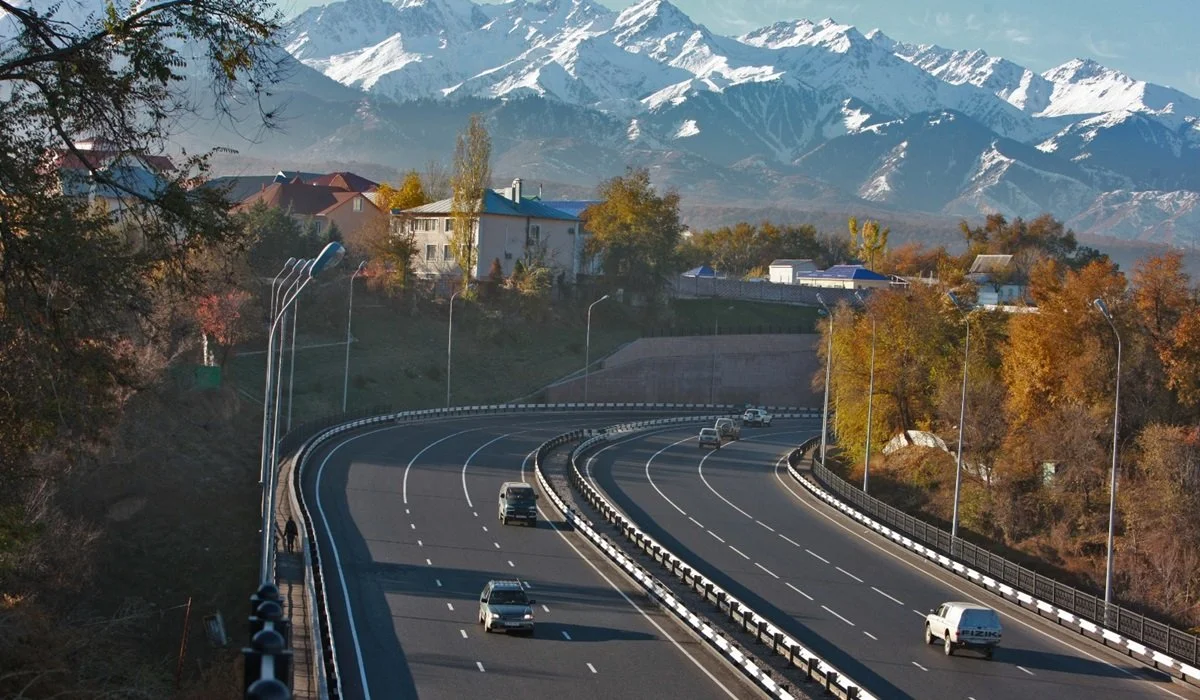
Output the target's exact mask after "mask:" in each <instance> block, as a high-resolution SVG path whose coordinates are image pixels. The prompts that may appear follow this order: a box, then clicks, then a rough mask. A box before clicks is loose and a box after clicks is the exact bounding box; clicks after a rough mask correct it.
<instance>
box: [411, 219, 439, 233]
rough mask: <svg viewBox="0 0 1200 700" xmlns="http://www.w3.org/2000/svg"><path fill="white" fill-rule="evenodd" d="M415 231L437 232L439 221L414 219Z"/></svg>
mask: <svg viewBox="0 0 1200 700" xmlns="http://www.w3.org/2000/svg"><path fill="white" fill-rule="evenodd" d="M413 230H414V231H436V230H437V220H436V219H414V220H413Z"/></svg>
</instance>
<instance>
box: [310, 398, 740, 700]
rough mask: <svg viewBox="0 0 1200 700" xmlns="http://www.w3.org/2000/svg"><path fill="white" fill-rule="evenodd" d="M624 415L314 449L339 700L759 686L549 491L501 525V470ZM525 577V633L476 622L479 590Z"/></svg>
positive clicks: (633, 694) (357, 440)
mask: <svg viewBox="0 0 1200 700" xmlns="http://www.w3.org/2000/svg"><path fill="white" fill-rule="evenodd" d="M631 417H632V416H630V415H628V414H624V415H618V414H598V413H580V414H575V415H574V416H564V415H562V414H544V415H540V416H531V415H528V414H525V415H520V416H502V417H482V418H480V417H476V418H471V419H453V420H442V421H436V422H429V423H424V424H420V425H401V426H391V427H386V428H377V429H371V430H365V431H362V432H358V433H354V434H351V435H349V436H345V437H343V438H340V439H338V440H335V441H333V442H332V443H331V444H328V445H326V446H323V447H322V448H321V449H320V450H319V451H318V452H317V453H316V454H315V455H314V458H313V459H312V460H311V461H310V463H309V467H308V468H307V470H306V472H305V474H304V481H303V488H304V492H305V494H306V498H307V500H308V504H309V508H310V510H311V512H312V514H313V518H314V519H315V520H316V526H317V530H318V532H319V533H321V534H320V535H319V537H320V538H321V541H320V546H321V551H322V553H323V561H324V563H325V580H326V582H327V583H328V586H329V590H328V596H329V599H330V605H331V608H332V611H333V613H332V617H333V618H334V624H333V633H334V646H335V648H336V651H337V657H338V659H339V666H340V674H341V677H342V682H343V688H344V695H345V697H348V698H371V697H374V698H388V699H389V700H390V699H392V698H415V697H421V698H482V697H510V696H511V697H521V698H562V697H571V698H573V699H577V698H597V699H601V698H603V699H604V700H608V699H609V698H612V697H622V698H662V697H665V696H667V695H669V696H673V697H687V698H740V697H752V696H753V695H754V693H753V691H752V689H751V688H750V687H749V686H747V685H746V684H745V682H744V681H743V680H742V679H741V678H740V677H739V676H738V675H737V674H736V673H735V672H733V671H731V670H729V669H728V668H727V667H725V666H724V665H722V664H721V663H720V662H719V661H718V660H717V659H716V658H715V657H714V656H712V655H711V654H710V653H709V652H708V651H707V650H706V648H705V647H704V646H703V645H702V644H700V643H699V642H697V641H696V640H694V639H693V638H692V637H691V636H689V635H688V634H687V633H686V632H684V631H683V630H681V629H680V628H679V627H678V626H676V625H675V624H674V623H673V622H671V621H670V620H669V618H667V617H666V616H665V615H663V614H662V613H661V612H659V611H657V610H655V609H654V608H652V607H649V606H647V605H645V604H643V603H642V602H637V601H638V600H639V598H638V596H637V595H636V594H635V593H634V591H635V590H636V589H635V588H634V586H632V585H631V584H630V583H628V582H627V581H626V580H625V579H624V578H622V576H621V575H620V574H618V573H617V570H616V569H615V568H613V567H611V566H610V565H608V564H607V562H606V561H605V560H604V559H603V558H602V557H601V556H600V555H598V554H596V553H595V552H594V551H593V550H592V549H591V548H590V547H588V546H587V545H586V544H585V542H584V540H583V538H582V537H581V536H580V535H578V534H576V533H563V532H561V531H559V530H558V529H556V528H555V527H553V526H552V524H551V523H549V522H546V519H549V520H552V521H553V522H554V524H560V523H559V522H558V519H557V517H554V516H553V515H552V513H553V507H552V506H551V505H550V504H549V503H548V499H546V498H545V496H543V497H542V501H541V509H542V512H543V521H542V522H541V523H539V525H538V527H537V528H530V527H528V526H519V525H518V526H508V527H504V526H501V525H500V524H499V523H498V521H497V514H496V500H495V499H496V494H497V492H498V490H499V486H500V484H501V483H502V482H504V481H508V480H519V479H521V478H522V474H524V476H525V477H526V478H527V479H528V480H529V481H532V480H533V477H532V473H531V471H532V456H531V453H532V451H533V450H534V449H535V448H536V447H537V445H539V444H540V443H541V442H543V441H545V440H547V439H549V438H550V437H553V436H554V435H557V434H560V433H562V432H566V431H568V430H571V429H574V428H576V427H593V426H604V425H609V424H613V423H617V422H621V421H624V420H628V419H630V418H631ZM493 578H519V579H520V580H522V581H524V582H526V583H527V587H528V593H529V595H530V597H532V598H533V599H535V601H536V605H535V606H534V607H535V611H536V615H537V631H536V634H535V636H534V637H533V638H528V637H521V636H512V637H510V636H507V635H503V634H487V633H484V631H483V629H482V627H481V626H480V625H479V624H478V622H477V619H478V618H477V615H478V596H479V593H480V591H481V590H482V589H483V586H484V584H485V583H486V582H487V581H488V580H489V579H493Z"/></svg>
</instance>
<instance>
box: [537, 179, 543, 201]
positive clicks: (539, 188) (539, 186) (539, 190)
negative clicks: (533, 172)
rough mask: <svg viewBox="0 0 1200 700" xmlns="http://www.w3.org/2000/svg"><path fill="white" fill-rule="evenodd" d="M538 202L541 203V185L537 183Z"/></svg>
mask: <svg viewBox="0 0 1200 700" xmlns="http://www.w3.org/2000/svg"><path fill="white" fill-rule="evenodd" d="M538 201H539V202H540V201H542V183H540V182H539V183H538Z"/></svg>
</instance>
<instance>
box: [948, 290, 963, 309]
mask: <svg viewBox="0 0 1200 700" xmlns="http://www.w3.org/2000/svg"><path fill="white" fill-rule="evenodd" d="M946 296H947V297H949V298H950V302H951V303H953V304H954V305H955V306H957V307H958V308H960V309H961V308H962V302H960V301H959V300H958V296H957V295H956V294H955V293H954V292H946Z"/></svg>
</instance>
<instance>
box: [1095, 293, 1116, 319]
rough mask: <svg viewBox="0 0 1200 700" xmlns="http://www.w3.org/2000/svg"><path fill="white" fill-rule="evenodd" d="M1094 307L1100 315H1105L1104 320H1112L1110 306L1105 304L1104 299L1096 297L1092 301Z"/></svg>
mask: <svg viewBox="0 0 1200 700" xmlns="http://www.w3.org/2000/svg"><path fill="white" fill-rule="evenodd" d="M1092 306H1095V307H1096V309H1097V310H1099V311H1100V313H1102V314H1104V318H1106V319H1108V320H1109V321H1111V320H1112V318H1113V317H1112V312H1110V311H1109V310H1108V304H1105V303H1104V300H1103V299H1101V298H1100V297H1096V298H1095V299H1094V300H1093V301H1092Z"/></svg>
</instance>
